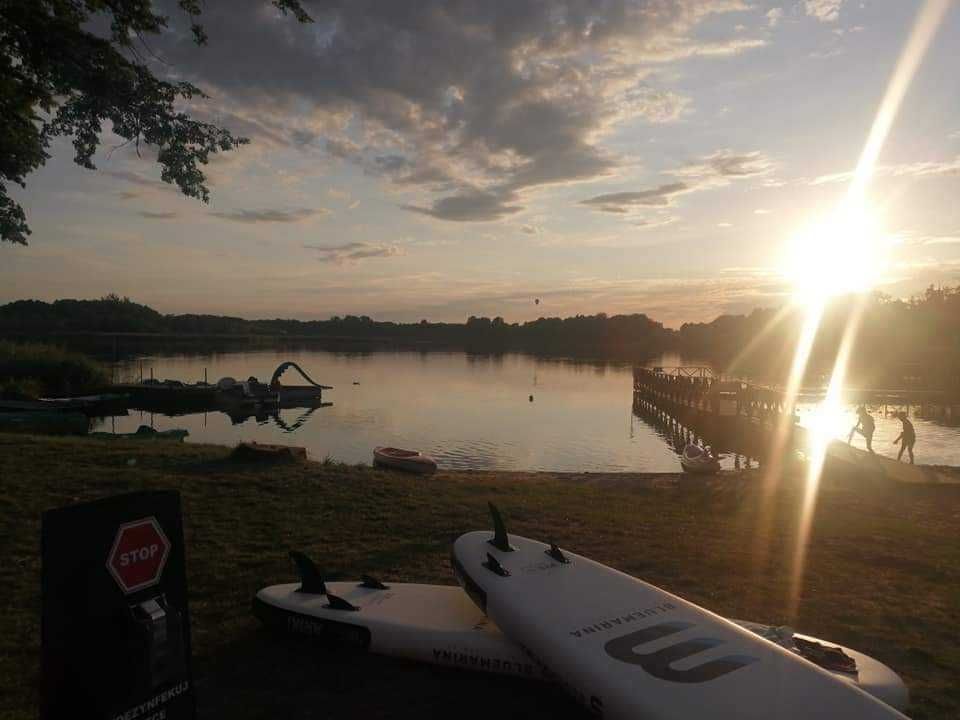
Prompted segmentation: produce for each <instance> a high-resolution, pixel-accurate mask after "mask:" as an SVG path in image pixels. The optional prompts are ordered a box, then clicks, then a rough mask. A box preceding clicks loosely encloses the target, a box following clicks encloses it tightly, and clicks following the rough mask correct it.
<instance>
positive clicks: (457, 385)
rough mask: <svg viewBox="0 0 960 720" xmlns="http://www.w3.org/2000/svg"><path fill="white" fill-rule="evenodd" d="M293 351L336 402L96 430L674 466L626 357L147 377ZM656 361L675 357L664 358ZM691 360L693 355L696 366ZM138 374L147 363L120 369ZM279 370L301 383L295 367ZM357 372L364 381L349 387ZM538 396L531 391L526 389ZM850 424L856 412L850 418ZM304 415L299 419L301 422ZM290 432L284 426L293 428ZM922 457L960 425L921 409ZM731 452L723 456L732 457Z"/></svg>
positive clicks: (186, 360) (313, 359) (379, 358)
mask: <svg viewBox="0 0 960 720" xmlns="http://www.w3.org/2000/svg"><path fill="white" fill-rule="evenodd" d="M284 360H293V361H295V362H297V363H298V364H299V365H300V366H301V367H303V368H304V369H305V370H306V371H307V372H308V373H309V374H310V375H311V376H312V377H313V378H314V380H316V381H317V382H319V383H322V384H324V385H332V386H334V389H333V390H330V391H327V392H325V393H324V396H323V400H324V402H331V403H333V404H332V405H331V406H330V407H323V408H317V409H315V410H312V411H308V410H307V409H288V410H281V411H280V414H279V422H278V420H277V419H274V418H267V419H263V420H261V421H257V420H256V419H255V418H252V417H251V418H249V419H247V420H245V421H243V422H241V423H239V424H233V423H232V422H231V420H230V418H229V417H228V416H227V415H225V414H223V413H221V412H209V413H200V414H194V415H185V416H179V417H172V418H171V417H165V416H162V415H151V414H150V413H141V412H139V411H131V414H130V415H129V416H127V417H117V418H107V419H104V420H103V421H101V422H99V424H98V427H97V428H96V429H98V430H107V431H110V430H116V432H132V431H134V430H136V428H137V426H138V425H140V424H146V425H153V426H154V427H155V428H156V429H158V430H164V429H168V428H174V427H182V428H186V429H188V430H189V431H190V437H189V441H191V442H203V443H219V444H226V445H233V444H236V443H237V442H239V441H241V440H258V441H260V442H278V443H286V444H296V445H303V446H305V447H306V448H307V449H308V451H309V452H310V455H311V456H312V457H313V458H316V459H322V458H324V457H326V456H330V457H332V458H334V459H336V460H340V461H345V462H350V463H356V462H370V460H371V452H372V449H373V447H374V446H376V445H393V446H397V447H406V448H416V449H419V450H422V451H424V452H427V453H429V454H430V455H432V456H433V457H434V458H436V459H437V461H438V462H439V463H440V465H441V467H447V468H458V469H467V468H472V469H490V470H556V471H592V472H616V471H671V472H672V471H678V470H679V469H680V466H679V462H678V458H677V454H676V452H675V450H674V449H673V448H672V447H671V445H670V443H669V442H668V440H667V437H666V435H665V434H664V433H663V432H662V431H661V430H659V429H658V428H656V427H655V426H654V425H652V424H648V422H646V421H645V420H643V419H642V418H639V417H634V416H633V414H632V412H631V408H632V395H631V387H632V382H633V376H632V369H631V366H630V365H629V364H610V363H583V362H575V361H570V360H557V359H545V358H537V357H532V356H528V355H518V354H510V355H496V356H488V355H467V354H465V353H462V352H450V353H445V352H429V353H426V352H424V353H418V352H409V351H405V352H400V351H397V352H389V351H377V352H371V353H362V354H361V353H339V352H328V351H323V350H314V349H310V350H300V351H291V350H289V349H285V350H277V351H275V350H258V351H256V352H231V353H223V354H215V355H203V356H198V355H192V356H183V355H181V356H174V357H148V358H144V359H143V360H142V366H143V373H144V376H145V377H146V376H149V373H150V370H151V369H152V370H153V374H154V377H157V378H161V379H162V378H173V379H178V380H183V381H195V380H199V379H203V377H204V370H206V371H207V376H208V378H209V380H210V382H215V381H216V380H217V379H219V378H220V377H223V376H227V375H229V376H232V377H235V378H246V377H248V376H250V375H254V376H256V377H258V378H259V379H260V380H261V381H264V382H266V381H268V380H269V378H270V375H271V374H272V372H273V370H274V369H275V368H276V366H277V365H278V364H280V363H281V362H282V361H284ZM654 364H660V365H676V364H681V361H680V360H679V358H676V357H665V358H660V359H658V360H657V361H656V362H655V363H654ZM694 364H695V363H694ZM118 372H119V373H120V374H121V376H124V375H125V376H127V377H128V378H129V379H136V378H137V377H138V376H139V374H140V361H137V362H132V363H128V364H126V365H123V366H121V367H119V368H118ZM284 380H285V381H286V382H288V383H290V384H297V383H298V382H299V378H298V377H297V376H296V374H295V373H294V372H293V371H289V372H288V374H287V375H286V376H285V377H284ZM354 383H358V384H354ZM531 396H532V397H533V400H532V401H531V400H530V397H531ZM850 418H851V422H850V424H852V423H853V415H852V413H851V415H850ZM877 420H878V422H877V426H878V427H877V436H876V438H875V442H874V447H875V449H876V450H877V451H878V452H884V453H887V454H889V452H890V448H891V446H890V444H889V441H890V440H892V439H893V438H894V437H895V436H896V435H897V433H899V425H900V424H899V422H898V421H896V420H886V419H883V418H880V417H878V418H877ZM298 421H300V422H298ZM295 425H296V426H297V427H296V429H294V430H292V431H291V430H290V428H291V427H292V426H295ZM915 425H916V427H917V434H918V436H919V440H918V443H917V448H916V451H917V461H918V462H931V463H944V464H960V450H958V445H960V442H958V441H960V432H958V431H957V430H956V429H948V428H940V427H937V426H934V425H931V424H930V423H926V422H924V421H921V420H915ZM733 463H734V459H733V458H732V457H728V458H724V464H725V465H727V466H730V467H732V466H733Z"/></svg>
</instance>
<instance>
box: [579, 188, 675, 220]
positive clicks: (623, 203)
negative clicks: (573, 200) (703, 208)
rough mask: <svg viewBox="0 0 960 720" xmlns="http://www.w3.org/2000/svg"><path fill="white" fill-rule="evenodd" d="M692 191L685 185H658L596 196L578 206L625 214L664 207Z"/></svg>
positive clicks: (582, 201)
mask: <svg viewBox="0 0 960 720" xmlns="http://www.w3.org/2000/svg"><path fill="white" fill-rule="evenodd" d="M692 189H693V188H692V187H691V186H690V185H688V184H687V183H683V182H674V183H668V184H665V185H659V186H657V187H655V188H651V189H649V190H638V191H635V192H618V193H607V194H605V195H597V196H595V197H592V198H588V199H587V200H581V201H580V204H581V205H589V206H591V207H593V208H594V209H596V210H600V211H601V212H608V213H625V212H628V211H629V210H630V209H632V208H635V207H665V206H667V205H670V204H671V203H672V201H673V198H674V197H675V196H677V195H680V194H682V193H685V192H690V191H691V190H692Z"/></svg>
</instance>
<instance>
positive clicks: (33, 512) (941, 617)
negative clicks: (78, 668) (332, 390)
mask: <svg viewBox="0 0 960 720" xmlns="http://www.w3.org/2000/svg"><path fill="white" fill-rule="evenodd" d="M230 452H231V448H229V447H226V446H217V445H200V444H193V443H171V442H163V441H137V440H132V441H129V440H112V439H102V438H83V437H81V438H70V437H59V438H57V437H43V436H32V435H10V434H0V477H2V478H3V487H4V492H3V493H2V494H0V512H2V513H3V514H4V516H5V517H7V518H11V519H12V520H15V521H14V522H11V523H9V527H8V529H7V530H6V531H4V533H3V534H2V535H0V542H2V543H3V544H2V548H0V549H2V550H3V552H4V556H5V558H6V562H4V563H0V583H3V586H4V587H5V588H6V591H7V592H6V593H5V604H4V605H5V612H4V613H2V614H0V685H2V686H3V687H4V688H9V691H8V692H5V693H2V694H0V717H3V718H11V719H16V720H20V718H23V719H24V720H25V719H26V718H33V717H35V716H36V707H37V693H38V691H39V690H38V688H39V652H38V648H39V638H40V619H39V609H38V608H39V590H40V557H39V546H38V538H39V536H40V515H41V513H42V512H43V511H44V510H47V509H50V508H54V507H60V506H64V505H69V504H73V503H77V502H83V501H86V500H91V499H95V498H99V497H103V496H106V495H114V494H119V493H124V492H130V491H135V490H143V489H158V488H165V489H175V490H177V491H179V492H180V494H181V498H182V505H183V518H184V531H185V538H186V549H187V573H188V583H189V593H190V608H191V615H192V619H191V623H192V644H193V649H194V670H195V677H196V680H197V687H198V698H199V702H200V707H199V711H200V714H201V715H202V716H205V717H233V718H237V719H238V720H247V719H250V720H253V718H260V717H264V716H267V715H274V714H281V713H283V714H287V715H292V714H295V711H296V709H297V708H300V709H301V710H302V708H304V707H313V708H323V711H324V713H326V714H329V715H331V716H335V715H338V714H343V715H347V714H349V715H351V716H358V717H359V716H361V715H362V716H369V717H389V716H391V715H392V714H393V713H394V712H395V709H396V706H397V705H396V704H397V703H398V702H409V699H410V698H412V697H422V698H430V706H429V712H428V713H427V714H429V715H431V716H439V715H445V714H453V715H457V716H458V717H459V716H461V715H462V714H463V707H462V698H463V697H465V696H467V695H468V694H469V696H471V697H475V698H477V700H476V703H474V705H472V707H471V714H470V717H489V716H490V715H491V714H494V713H498V712H499V713H500V714H502V709H503V707H510V708H511V710H512V711H513V712H514V713H515V714H516V715H517V716H518V717H519V716H523V717H527V718H530V719H531V720H540V719H541V718H543V720H546V719H547V718H556V717H567V716H569V717H580V716H581V715H580V714H578V711H577V709H576V708H575V707H574V706H573V705H572V704H570V703H568V702H567V701H566V700H564V699H562V698H560V697H559V696H556V697H554V696H553V695H551V694H550V693H548V692H546V691H544V690H539V689H537V688H535V687H531V686H528V685H526V684H522V683H519V682H516V681H514V682H511V681H509V679H496V678H485V679H484V680H483V682H484V692H483V693H479V694H478V693H477V692H476V689H477V678H476V677H475V676H473V675H470V674H469V673H468V672H464V671H456V670H443V669H439V668H434V667H425V666H421V665H416V664H414V663H410V662H402V661H392V660H388V659H384V658H378V657H375V656H354V655H345V654H344V653H342V652H329V651H324V650H323V649H318V648H317V647H316V646H314V645H309V644H297V643H296V642H292V641H291V640H290V639H289V638H287V637H278V636H275V635H272V634H271V633H269V632H267V631H265V630H264V629H263V628H262V627H261V626H260V624H259V623H258V622H257V621H256V620H255V619H254V618H253V617H252V615H251V612H250V601H251V598H252V597H253V595H254V594H255V593H256V591H257V590H258V589H260V588H262V587H264V586H266V585H270V584H275V583H278V582H290V581H292V580H293V579H295V573H294V570H293V568H292V566H291V565H290V562H289V560H288V558H287V552H288V551H289V550H300V551H302V552H305V553H307V554H308V555H309V556H310V557H312V558H313V559H314V560H315V561H316V562H317V563H318V565H319V566H320V567H321V568H322V569H323V571H324V572H325V573H328V574H329V575H330V577H331V579H332V578H334V577H335V576H337V575H339V576H340V577H357V576H359V575H360V574H361V573H368V574H372V575H375V576H377V577H381V578H383V579H384V580H385V581H387V582H389V581H390V580H393V581H394V582H422V583H433V584H442V585H453V584H455V580H454V578H453V576H452V574H451V570H450V566H449V552H450V543H451V541H452V540H453V539H454V538H456V537H457V536H458V535H459V534H461V533H463V532H468V531H470V530H478V529H486V528H488V527H489V524H490V520H489V516H488V513H487V507H486V505H487V502H488V501H492V502H494V503H496V504H497V506H498V507H499V508H500V511H501V513H503V516H504V519H505V521H506V524H507V528H508V531H509V532H511V533H515V534H518V535H526V536H530V537H541V538H552V539H553V540H554V541H555V542H557V543H558V544H559V545H560V546H561V547H566V548H569V549H570V550H571V551H573V552H577V553H580V554H583V555H586V556H588V557H591V558H593V559H595V560H597V561H598V562H601V563H604V564H606V565H609V566H610V567H613V568H616V569H617V570H620V571H622V572H624V573H627V574H629V575H633V576H634V577H639V578H642V579H644V580H646V581H648V582H650V583H652V584H654V585H657V586H658V587H661V588H663V589H664V590H667V591H668V592H672V593H675V594H677V595H679V596H681V597H684V598H686V599H688V600H690V601H691V602H694V603H697V604H698V605H701V606H702V607H705V608H706V609H708V610H710V611H713V612H716V613H719V614H721V615H724V616H729V617H744V618H750V619H753V620H756V621H758V622H764V623H767V624H787V625H791V626H792V627H795V628H797V630H798V631H799V632H804V633H807V634H811V635H814V636H816V637H822V638H827V639H829V640H830V641H832V642H837V643H840V644H842V645H845V646H847V647H851V648H854V649H856V650H859V651H862V652H865V653H867V654H868V655H870V656H872V657H875V658H877V659H878V660H880V661H881V662H883V663H885V664H887V665H888V666H890V667H891V668H893V669H894V670H895V671H896V672H897V673H899V674H900V675H901V676H902V677H903V679H904V681H905V682H906V683H907V685H908V687H909V688H910V692H911V697H912V701H913V703H912V705H911V708H910V709H909V711H908V715H910V716H911V717H913V718H915V720H948V718H954V717H957V716H958V715H960V697H958V696H957V695H956V692H955V689H956V687H957V683H958V681H960V676H958V668H960V647H958V646H957V645H956V643H954V642H952V637H951V636H950V634H949V633H943V632H942V629H943V628H944V627H956V626H957V624H958V623H960V545H958V543H956V518H957V517H958V516H960V486H958V485H917V484H900V483H884V482H877V481H869V480H864V479H862V478H856V477H841V476H834V475H830V474H829V473H828V475H827V477H825V478H824V481H823V482H822V483H821V484H820V489H819V495H818V498H817V504H816V512H815V513H814V515H813V516H812V519H811V523H810V526H809V534H808V536H807V537H808V542H807V553H806V557H807V562H806V564H805V566H804V571H803V580H802V582H801V584H800V585H799V592H800V594H799V596H798V597H797V598H796V599H792V598H791V593H792V588H793V587H794V586H793V584H792V580H791V577H792V572H791V571H792V562H793V558H794V539H795V538H796V537H798V533H799V532H801V525H800V515H799V509H800V508H801V507H802V506H803V501H804V500H803V499H804V495H805V483H804V481H803V477H802V473H796V472H794V471H793V470H792V469H788V472H786V473H785V474H784V475H782V476H779V477H778V478H776V482H775V483H773V484H767V483H766V482H764V481H763V480H764V478H762V477H759V476H758V475H757V474H756V471H753V474H752V475H747V474H741V475H739V476H737V475H728V476H722V475H721V476H719V477H718V478H716V479H706V480H702V479H698V478H687V477H686V476H683V475H682V474H680V473H625V474H621V473H545V472H531V473H516V472H502V471H454V472H448V471H440V472H438V473H437V474H436V475H433V476H410V475H404V474H401V473H397V472H391V471H386V470H382V469H377V468H372V467H370V466H354V465H346V464H342V463H336V462H317V461H306V462H296V463H288V464H272V463H250V462H237V461H232V460H230V458H229V456H230ZM794 606H795V607H796V608H797V611H796V612H792V611H791V607H794ZM473 711H476V712H475V713H474V712H473Z"/></svg>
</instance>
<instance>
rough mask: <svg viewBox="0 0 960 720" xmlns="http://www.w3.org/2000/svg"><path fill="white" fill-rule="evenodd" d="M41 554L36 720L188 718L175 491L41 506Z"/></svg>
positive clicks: (191, 700)
mask: <svg viewBox="0 0 960 720" xmlns="http://www.w3.org/2000/svg"><path fill="white" fill-rule="evenodd" d="M42 556H43V559H42V562H43V569H42V581H41V582H42V587H41V593H42V608H43V609H42V641H41V644H42V684H41V703H40V705H41V707H40V716H41V718H42V719H43V720H60V719H61V718H68V717H69V718H71V720H73V719H75V718H77V717H84V718H96V719H98V720H133V719H134V718H136V720H160V719H161V718H163V719H164V720H186V719H187V718H190V719H191V720H192V719H193V718H195V717H196V710H195V707H196V702H195V697H194V688H193V677H192V673H191V667H190V617H189V612H188V608H187V582H186V572H185V565H184V543H183V524H182V519H181V513H180V495H179V493H177V492H175V491H145V492H136V493H130V494H126V495H119V496H115V497H110V498H105V499H103V500H97V501H94V502H89V503H82V504H79V505H71V506H68V507H64V508H58V509H56V510H49V511H47V512H45V513H44V515H43V527H42Z"/></svg>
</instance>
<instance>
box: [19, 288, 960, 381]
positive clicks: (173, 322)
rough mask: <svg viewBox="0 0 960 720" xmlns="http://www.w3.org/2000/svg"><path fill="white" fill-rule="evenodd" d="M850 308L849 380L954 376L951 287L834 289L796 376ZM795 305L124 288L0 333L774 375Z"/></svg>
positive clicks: (830, 354) (957, 324) (959, 347)
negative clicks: (325, 311) (455, 299)
mask: <svg viewBox="0 0 960 720" xmlns="http://www.w3.org/2000/svg"><path fill="white" fill-rule="evenodd" d="M856 316H859V318H860V321H859V330H858V333H857V342H856V346H855V349H854V352H853V353H852V356H851V377H852V379H854V381H855V382H857V384H869V385H871V386H873V387H880V386H882V385H884V384H885V383H890V384H896V385H902V384H903V383H904V382H914V383H916V384H918V385H921V384H922V385H927V386H931V387H939V388H942V387H946V386H955V385H957V384H958V383H960V286H957V287H947V288H934V287H930V288H928V289H927V290H926V292H924V293H923V294H921V295H918V296H916V297H913V298H911V299H909V300H898V299H893V298H891V297H889V296H885V295H882V294H875V295H873V296H871V297H870V298H868V299H867V300H866V301H861V302H859V308H858V301H857V300H856V299H855V298H839V299H837V300H835V301H834V302H833V303H832V304H831V305H830V307H829V308H828V310H827V312H826V314H825V316H824V319H823V321H822V323H821V327H820V330H819V332H818V335H817V339H816V342H815V344H814V348H813V352H812V354H811V360H810V363H809V372H808V375H809V377H808V381H811V382H815V381H816V380H817V379H819V378H818V376H819V375H822V374H825V373H828V372H829V370H830V368H831V367H832V364H833V361H834V357H835V355H836V352H837V349H838V348H839V346H840V344H841V339H842V337H843V333H844V328H845V327H847V325H848V324H849V323H850V322H851V319H852V318H854V317H856ZM801 323H802V313H801V311H800V310H799V309H797V308H784V309H758V310H754V311H753V312H751V313H750V314H748V315H722V316H720V317H718V318H717V319H715V320H713V321H712V322H709V323H687V324H684V325H683V326H682V327H681V328H680V329H679V330H673V329H670V328H665V327H664V326H663V324H662V323H659V322H656V321H655V320H653V319H651V318H649V317H647V316H646V315H644V314H634V315H612V316H607V315H605V314H602V313H601V314H598V315H577V316H575V317H568V318H539V319H537V320H532V321H529V322H524V323H509V322H506V321H505V320H504V319H503V318H501V317H495V318H492V319H491V318H486V317H470V318H469V319H468V320H467V321H466V322H465V323H432V322H428V321H426V320H422V321H420V322H418V323H394V322H381V321H376V320H373V319H371V318H369V317H366V316H359V317H358V316H353V315H347V316H345V317H332V318H330V319H329V320H309V321H305V320H283V319H274V320H244V319H242V318H236V317H225V316H217V315H163V314H161V313H159V312H157V311H156V310H154V309H152V308H150V307H147V306H146V305H141V304H139V303H136V302H133V301H131V300H130V299H128V298H120V297H118V296H116V295H107V296H106V297H104V298H101V299H99V300H57V301H55V302H52V303H47V302H41V301H38V300H18V301H15V302H11V303H8V304H6V305H2V306H0V336H7V337H11V336H14V337H15V336H27V337H34V338H35V337H38V336H57V335H68V334H78V333H153V334H159V335H178V336H191V337H197V338H207V339H211V340H213V339H216V338H218V337H238V336H263V337H280V338H290V339H294V338H297V339H299V338H307V339H312V338H316V339H337V340H362V341H375V342H390V343H399V344H416V345H430V346H444V347H457V348H463V349H466V350H469V351H478V352H499V351H508V350H521V351H528V352H537V353H545V354H555V355H569V356H574V357H588V358H597V359H609V360H622V361H645V360H648V359H650V358H652V357H655V356H657V355H659V354H661V353H663V352H679V353H681V354H683V355H685V356H687V357H691V358H701V359H703V360H704V361H709V362H711V363H712V364H714V365H715V366H717V367H719V368H722V369H724V370H727V371H732V372H734V373H740V374H744V375H753V376H760V377H766V378H769V379H771V380H780V379H782V378H783V377H784V376H785V374H786V372H787V371H788V369H789V366H790V361H791V358H792V356H793V349H794V347H796V342H797V338H798V337H799V334H800V327H801Z"/></svg>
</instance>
